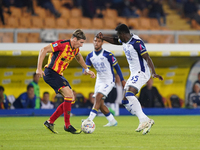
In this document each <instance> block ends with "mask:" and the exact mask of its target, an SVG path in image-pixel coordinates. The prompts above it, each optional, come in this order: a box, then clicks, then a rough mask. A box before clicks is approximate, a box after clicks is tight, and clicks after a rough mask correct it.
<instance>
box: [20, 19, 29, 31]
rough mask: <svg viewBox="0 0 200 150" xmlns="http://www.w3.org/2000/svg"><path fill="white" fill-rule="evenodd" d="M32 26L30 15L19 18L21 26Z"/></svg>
mask: <svg viewBox="0 0 200 150" xmlns="http://www.w3.org/2000/svg"><path fill="white" fill-rule="evenodd" d="M30 27H31V18H30V17H21V18H19V28H30Z"/></svg>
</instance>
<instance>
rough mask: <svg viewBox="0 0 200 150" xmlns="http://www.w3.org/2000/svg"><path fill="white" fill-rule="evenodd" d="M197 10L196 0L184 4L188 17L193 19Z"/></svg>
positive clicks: (184, 10) (189, 0) (184, 11)
mask: <svg viewBox="0 0 200 150" xmlns="http://www.w3.org/2000/svg"><path fill="white" fill-rule="evenodd" d="M196 12H197V5H196V4H195V2H194V0H188V1H186V2H185V3H184V5H183V13H184V15H185V17H186V18H190V19H192V18H193V17H194V15H195V13H196Z"/></svg>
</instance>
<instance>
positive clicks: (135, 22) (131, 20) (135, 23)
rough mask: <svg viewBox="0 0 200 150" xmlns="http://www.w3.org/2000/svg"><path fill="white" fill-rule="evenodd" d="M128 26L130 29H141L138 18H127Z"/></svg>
mask: <svg viewBox="0 0 200 150" xmlns="http://www.w3.org/2000/svg"><path fill="white" fill-rule="evenodd" d="M128 26H129V27H131V28H132V29H141V27H140V25H139V18H129V19H128Z"/></svg>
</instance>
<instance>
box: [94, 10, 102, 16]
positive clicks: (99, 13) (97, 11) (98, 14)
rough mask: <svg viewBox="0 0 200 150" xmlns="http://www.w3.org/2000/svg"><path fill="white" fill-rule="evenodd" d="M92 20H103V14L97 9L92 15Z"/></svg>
mask: <svg viewBox="0 0 200 150" xmlns="http://www.w3.org/2000/svg"><path fill="white" fill-rule="evenodd" d="M94 18H103V13H102V10H101V9H99V8H97V9H96V13H95V15H94Z"/></svg>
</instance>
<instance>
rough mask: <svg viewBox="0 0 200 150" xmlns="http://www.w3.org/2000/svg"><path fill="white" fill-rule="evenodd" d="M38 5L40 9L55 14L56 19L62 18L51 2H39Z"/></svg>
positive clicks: (47, 0) (38, 0)
mask: <svg viewBox="0 0 200 150" xmlns="http://www.w3.org/2000/svg"><path fill="white" fill-rule="evenodd" d="M37 4H38V6H40V7H43V8H45V9H48V10H50V12H51V13H53V14H54V16H55V17H56V18H59V17H60V16H61V14H60V13H59V12H58V11H57V10H56V9H55V7H54V5H53V3H52V2H51V0H37Z"/></svg>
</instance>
